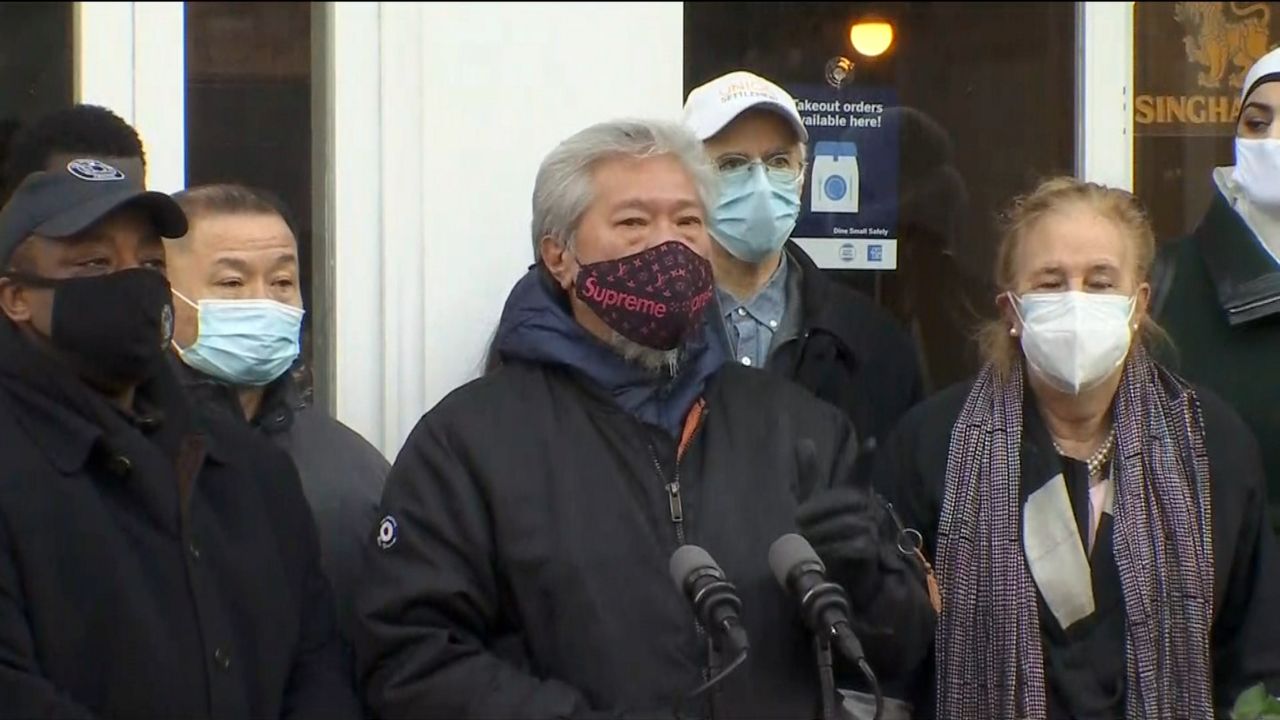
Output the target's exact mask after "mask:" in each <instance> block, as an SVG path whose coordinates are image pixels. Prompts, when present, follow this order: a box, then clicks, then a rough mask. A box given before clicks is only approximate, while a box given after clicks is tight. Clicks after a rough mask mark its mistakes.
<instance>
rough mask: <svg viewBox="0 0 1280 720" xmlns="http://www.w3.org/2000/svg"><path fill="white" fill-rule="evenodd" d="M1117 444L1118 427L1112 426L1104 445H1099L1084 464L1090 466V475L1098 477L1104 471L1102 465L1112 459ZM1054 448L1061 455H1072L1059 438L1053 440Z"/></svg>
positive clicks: (1103, 442)
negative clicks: (1059, 442)
mask: <svg viewBox="0 0 1280 720" xmlns="http://www.w3.org/2000/svg"><path fill="white" fill-rule="evenodd" d="M1115 446H1116V429H1115V428H1111V432H1109V433H1107V439H1106V440H1103V441H1102V445H1100V446H1098V449H1097V450H1094V451H1093V454H1092V455H1090V456H1089V458H1088V459H1087V460H1085V461H1084V464H1085V465H1087V466H1089V477H1091V478H1092V477H1097V476H1098V475H1099V474H1100V473H1101V472H1102V466H1103V465H1106V464H1107V460H1110V459H1111V451H1112V450H1113V449H1115ZM1053 449H1054V450H1056V451H1057V452H1058V454H1059V455H1062V456H1064V457H1070V456H1069V455H1067V453H1066V451H1065V450H1063V449H1062V446H1061V445H1059V444H1058V441H1057V440H1054V441H1053Z"/></svg>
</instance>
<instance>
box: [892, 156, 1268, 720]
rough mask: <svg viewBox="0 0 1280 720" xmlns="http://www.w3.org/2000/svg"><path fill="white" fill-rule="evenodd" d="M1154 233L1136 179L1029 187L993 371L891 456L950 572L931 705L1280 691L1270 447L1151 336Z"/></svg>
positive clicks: (1038, 707)
mask: <svg viewBox="0 0 1280 720" xmlns="http://www.w3.org/2000/svg"><path fill="white" fill-rule="evenodd" d="M1154 251H1155V248H1154V239H1153V236H1152V231H1151V227H1150V225H1149V223H1148V221H1147V218H1146V216H1145V214H1144V212H1143V210H1142V208H1141V206H1140V204H1139V203H1138V201H1137V200H1136V199H1135V198H1134V197H1133V196H1132V195H1130V194H1129V193H1127V192H1124V191H1121V190H1115V189H1109V188H1105V187H1102V186H1099V185H1095V184H1092V183H1084V182H1080V181H1077V180H1074V179H1070V178H1059V179H1054V180H1050V181H1048V182H1046V183H1044V184H1042V185H1041V186H1040V187H1038V188H1037V189H1036V190H1035V191H1034V192H1032V193H1031V194H1030V195H1027V196H1025V197H1023V198H1020V199H1019V200H1018V201H1016V202H1015V203H1014V205H1013V208H1012V209H1011V211H1010V212H1009V214H1008V216H1007V228H1006V232H1005V234H1004V237H1003V238H1002V241H1001V245H1000V248H999V251H998V253H997V268H996V282H997V283H998V285H999V288H998V289H999V290H1000V295H999V296H998V298H997V300H996V302H997V305H998V307H999V310H1000V317H999V320H997V321H995V322H993V323H992V324H991V325H990V326H989V327H987V328H985V329H984V331H983V334H982V336H981V344H982V348H983V352H984V354H985V356H986V359H987V363H986V365H985V367H984V368H983V370H982V371H981V372H980V373H979V375H978V377H977V378H976V379H974V380H973V381H971V382H969V383H965V384H964V385H962V386H956V387H953V388H951V389H950V390H947V391H944V392H942V393H940V394H939V395H937V396H935V397H934V398H932V399H930V400H929V401H927V402H926V403H924V404H922V405H920V406H918V407H917V408H916V409H915V410H913V411H912V412H911V413H910V414H909V415H908V416H907V417H906V418H904V420H903V422H902V424H901V425H900V427H899V428H898V430H897V432H896V433H895V435H894V437H893V438H892V440H891V441H890V442H889V443H888V446H887V447H886V448H885V451H884V452H883V453H882V457H881V458H880V461H879V463H878V467H877V468H876V472H875V483H876V484H877V489H878V490H880V492H882V493H883V494H884V495H885V496H886V497H888V498H889V499H890V500H891V501H892V503H893V507H894V510H895V514H896V515H897V516H898V519H899V522H900V525H901V528H902V530H903V532H902V534H901V538H900V540H901V541H900V549H901V550H902V551H904V552H907V551H912V550H914V549H915V547H916V546H918V547H919V549H920V550H921V551H922V552H921V561H922V562H928V561H929V560H932V561H934V563H935V570H936V575H935V576H934V578H933V579H931V582H934V581H936V583H937V586H938V589H939V590H940V605H941V612H940V615H939V620H938V625H937V632H936V636H935V645H934V652H933V657H934V662H933V663H931V666H930V667H929V668H928V669H927V670H926V671H924V672H922V675H921V682H920V686H921V687H920V691H919V692H918V693H917V694H916V695H917V697H915V698H914V699H915V701H916V704H917V712H916V716H917V717H922V716H925V717H933V716H936V717H939V718H947V719H948V720H967V719H969V718H972V719H974V720H989V719H991V718H1015V717H1016V718H1048V719H1050V720H1057V719H1058V718H1064V719H1065V718H1079V719H1082V720H1083V719H1085V718H1117V717H1128V718H1135V719H1136V718H1212V717H1214V716H1215V714H1216V713H1222V712H1223V711H1224V709H1225V708H1229V707H1230V706H1231V704H1232V703H1233V702H1234V701H1235V699H1236V697H1237V696H1238V695H1239V694H1240V693H1241V692H1242V691H1243V690H1244V689H1246V688H1247V687H1249V686H1251V685H1254V684H1256V683H1259V682H1266V683H1268V684H1269V686H1270V690H1271V691H1272V692H1273V693H1274V692H1276V691H1277V690H1280V610H1278V608H1280V559H1278V556H1277V551H1276V543H1275V538H1274V536H1273V534H1272V531H1271V530H1270V529H1269V527H1268V525H1267V524H1266V523H1265V522H1264V508H1265V504H1266V503H1265V500H1266V498H1265V484H1264V478H1263V471H1262V467H1261V461H1260V458H1259V449H1258V444H1257V442H1256V441H1255V440H1254V438H1253V436H1252V435H1251V434H1250V432H1249V430H1248V428H1247V427H1246V426H1245V425H1244V423H1243V422H1242V421H1241V420H1240V418H1239V417H1238V416H1237V415H1236V413H1235V412H1234V411H1232V410H1231V409H1230V408H1229V407H1227V406H1226V405H1225V404H1224V403H1223V402H1222V401H1221V400H1219V399H1218V398H1217V397H1216V396H1215V395H1213V394H1211V393H1209V392H1205V391H1203V390H1200V389H1197V388H1193V387H1191V386H1189V385H1188V384H1187V383H1186V382H1184V381H1183V380H1181V379H1180V378H1178V377H1177V376H1175V375H1173V374H1172V373H1170V372H1169V371H1168V370H1166V369H1165V368H1163V367H1161V366H1160V365H1159V364H1157V363H1156V362H1154V361H1153V360H1152V359H1151V356H1150V355H1149V354H1148V352H1147V344H1148V342H1149V340H1150V339H1151V338H1153V337H1155V336H1156V335H1158V334H1159V331H1158V329H1157V328H1155V326H1154V325H1153V324H1152V323H1151V322H1150V320H1148V319H1147V315H1146V312H1147V303H1148V299H1149V296H1150V287H1149V286H1148V284H1147V282H1146V278H1147V272H1148V270H1149V269H1150V267H1151V262H1152V257H1153V255H1154ZM916 533H919V534H918V535H917V534H916ZM913 541H915V542H914V543H913Z"/></svg>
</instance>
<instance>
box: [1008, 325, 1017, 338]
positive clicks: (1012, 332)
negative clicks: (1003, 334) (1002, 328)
mask: <svg viewBox="0 0 1280 720" xmlns="http://www.w3.org/2000/svg"><path fill="white" fill-rule="evenodd" d="M1009 337H1018V328H1016V327H1011V328H1009Z"/></svg>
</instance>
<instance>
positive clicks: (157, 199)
mask: <svg viewBox="0 0 1280 720" xmlns="http://www.w3.org/2000/svg"><path fill="white" fill-rule="evenodd" d="M125 206H130V207H137V208H140V209H142V210H144V211H146V213H147V214H148V215H149V216H150V218H151V222H152V223H153V224H154V225H155V228H156V231H157V232H159V233H160V235H161V236H162V237H167V238H179V237H182V236H183V235H186V234H187V215H186V213H184V212H183V211H182V208H181V207H179V206H178V203H176V202H174V200H173V198H171V197H169V196H168V195H166V194H164V193H161V192H154V191H148V190H146V189H145V188H144V187H143V186H142V180H141V178H131V177H126V176H125V174H124V172H122V171H120V170H118V169H116V168H115V167H113V166H111V165H108V164H107V163H105V162H102V161H101V160H94V159H92V158H82V159H78V160H72V161H71V162H69V163H67V165H66V167H65V168H60V169H58V170H52V171H48V172H37V173H32V174H31V175H28V176H27V178H26V179H25V180H23V181H22V183H21V184H19V185H18V187H17V188H15V189H14V191H13V194H12V195H10V196H9V201H8V203H6V204H5V206H4V208H3V209H0V265H8V263H9V259H10V258H12V257H13V251H14V250H16V249H17V247H18V246H19V245H21V244H22V243H23V241H25V240H26V239H27V238H29V237H31V236H32V235H39V236H41V237H47V238H55V239H57V238H66V237H71V236H73V235H76V234H78V233H80V232H83V231H85V230H87V229H89V228H90V227H92V226H93V225H94V224H95V223H97V222H99V221H100V220H102V219H103V218H104V217H106V216H107V215H110V214H111V213H112V212H113V211H115V210H118V209H120V208H122V207H125Z"/></svg>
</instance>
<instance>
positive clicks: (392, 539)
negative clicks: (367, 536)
mask: <svg viewBox="0 0 1280 720" xmlns="http://www.w3.org/2000/svg"><path fill="white" fill-rule="evenodd" d="M398 533H399V527H398V526H397V525H396V519H395V518H393V517H391V516H390V515H388V516H386V517H384V518H382V522H381V523H380V524H379V525H378V547H380V548H382V549H383V550H386V549H387V548H389V547H391V546H392V545H395V544H396V538H397V537H398V536H399V535H398Z"/></svg>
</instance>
